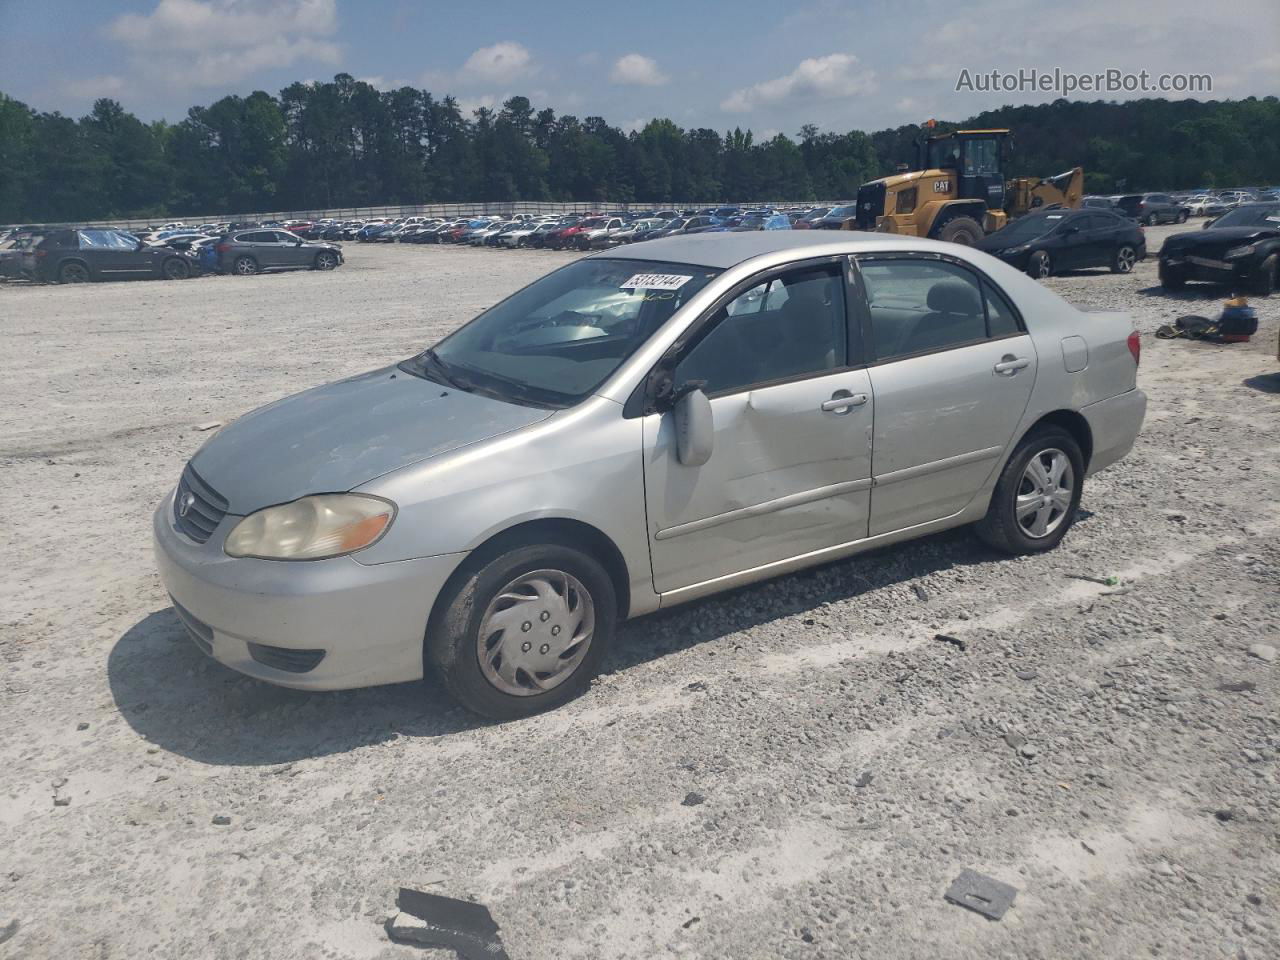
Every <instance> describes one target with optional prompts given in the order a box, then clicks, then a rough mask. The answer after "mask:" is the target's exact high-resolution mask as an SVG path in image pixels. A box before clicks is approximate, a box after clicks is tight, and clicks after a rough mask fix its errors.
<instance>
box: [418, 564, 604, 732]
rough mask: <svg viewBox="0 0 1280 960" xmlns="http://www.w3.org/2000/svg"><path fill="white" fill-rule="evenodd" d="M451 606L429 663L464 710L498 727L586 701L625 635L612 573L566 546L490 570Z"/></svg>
mask: <svg viewBox="0 0 1280 960" xmlns="http://www.w3.org/2000/svg"><path fill="white" fill-rule="evenodd" d="M442 600H443V605H442V606H441V608H440V609H439V610H438V611H437V613H436V615H435V616H433V617H432V620H431V623H430V625H429V626H428V629H427V636H426V640H425V644H424V647H425V649H424V654H425V661H426V663H427V664H429V665H430V666H431V667H433V668H434V669H435V670H436V672H437V673H438V674H439V675H440V677H441V679H442V680H443V681H444V684H445V686H446V687H447V688H448V690H449V692H450V693H451V694H452V695H453V696H454V698H455V699H457V700H458V702H459V703H461V704H462V705H463V706H464V707H466V708H467V709H468V710H472V711H474V712H475V713H479V714H481V715H483V716H486V717H491V718H493V719H495V720H511V719H515V718H517V717H526V716H530V715H532V714H535V713H541V712H542V711H544V710H550V709H553V708H554V707H558V706H560V705H561V704H563V703H566V702H568V701H569V700H571V699H573V698H574V697H576V696H578V695H579V694H580V693H582V692H583V691H584V690H585V689H586V688H587V686H588V684H590V682H591V678H592V677H594V676H595V674H596V672H597V671H598V670H599V668H600V663H601V661H602V659H603V657H604V655H605V651H606V650H607V648H608V646H609V644H610V643H611V642H612V640H613V635H614V632H615V629H616V622H617V609H618V606H617V597H616V594H615V592H614V588H613V581H612V580H610V578H609V575H608V573H607V572H606V571H605V569H604V568H603V567H602V566H601V565H600V564H599V563H598V562H597V561H596V560H595V559H594V558H593V557H591V556H589V555H588V554H586V553H583V552H582V551H580V550H576V549H574V548H572V547H566V546H561V545H558V544H537V545H531V546H519V547H514V548H512V549H510V550H507V551H505V552H503V553H501V554H499V555H498V556H496V557H493V558H492V559H490V560H488V561H487V562H483V561H482V562H481V563H480V564H478V565H477V566H475V567H473V568H472V569H470V570H467V571H465V573H464V574H463V575H462V576H460V577H459V578H458V582H457V583H456V584H455V585H454V586H453V587H452V590H451V592H450V593H448V594H447V595H446V596H445V597H444V598H442Z"/></svg>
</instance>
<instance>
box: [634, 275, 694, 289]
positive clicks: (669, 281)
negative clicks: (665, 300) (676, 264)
mask: <svg viewBox="0 0 1280 960" xmlns="http://www.w3.org/2000/svg"><path fill="white" fill-rule="evenodd" d="M692 279H693V277H685V276H681V275H680V274H678V273H637V274H636V275H635V276H634V277H632V278H631V279H630V280H628V281H627V282H626V283H623V284H620V288H621V289H623V290H632V289H638V290H679V289H680V288H681V287H683V286H684V285H685V284H686V283H688V282H689V281H690V280H692Z"/></svg>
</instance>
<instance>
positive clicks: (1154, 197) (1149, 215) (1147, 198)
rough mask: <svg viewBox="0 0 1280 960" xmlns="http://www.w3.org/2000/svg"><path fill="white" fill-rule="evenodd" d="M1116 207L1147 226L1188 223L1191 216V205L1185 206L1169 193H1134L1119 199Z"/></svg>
mask: <svg viewBox="0 0 1280 960" xmlns="http://www.w3.org/2000/svg"><path fill="white" fill-rule="evenodd" d="M1116 209H1117V210H1119V211H1120V212H1121V213H1123V214H1124V215H1125V216H1126V217H1131V218H1133V219H1134V220H1137V221H1138V222H1139V223H1140V224H1142V225H1143V226H1146V227H1149V226H1151V225H1152V224H1156V223H1186V222H1187V217H1189V216H1191V208H1190V207H1184V206H1183V205H1182V204H1180V203H1178V202H1177V201H1176V200H1174V199H1173V197H1171V196H1169V195H1168V194H1167V193H1133V194H1130V195H1129V196H1127V197H1121V198H1120V199H1118V200H1117V201H1116Z"/></svg>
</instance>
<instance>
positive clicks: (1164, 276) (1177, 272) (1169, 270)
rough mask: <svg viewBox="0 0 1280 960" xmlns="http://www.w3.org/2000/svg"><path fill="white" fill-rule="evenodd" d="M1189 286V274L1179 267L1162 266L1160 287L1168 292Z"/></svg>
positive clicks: (1163, 264) (1162, 264)
mask: <svg viewBox="0 0 1280 960" xmlns="http://www.w3.org/2000/svg"><path fill="white" fill-rule="evenodd" d="M1186 285H1187V274H1186V271H1185V270H1182V269H1181V268H1179V267H1172V266H1169V265H1167V264H1165V263H1163V262H1161V264H1160V286H1162V287H1164V288H1165V289H1166V290H1181V289H1182V288H1183V287H1185V286H1186Z"/></svg>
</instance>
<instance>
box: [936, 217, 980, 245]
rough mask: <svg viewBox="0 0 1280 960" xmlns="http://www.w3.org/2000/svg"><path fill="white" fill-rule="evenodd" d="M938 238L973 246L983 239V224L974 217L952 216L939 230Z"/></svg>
mask: <svg viewBox="0 0 1280 960" xmlns="http://www.w3.org/2000/svg"><path fill="white" fill-rule="evenodd" d="M938 239H939V240H945V241H947V242H948V243H959V244H962V245H963V246H966V247H972V246H973V245H974V244H975V243H977V242H978V241H979V240H981V239H982V224H980V223H978V221H977V220H974V219H973V218H972V217H952V218H951V219H950V220H948V221H947V222H946V223H944V224H943V225H942V229H940V230H939V231H938Z"/></svg>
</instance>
